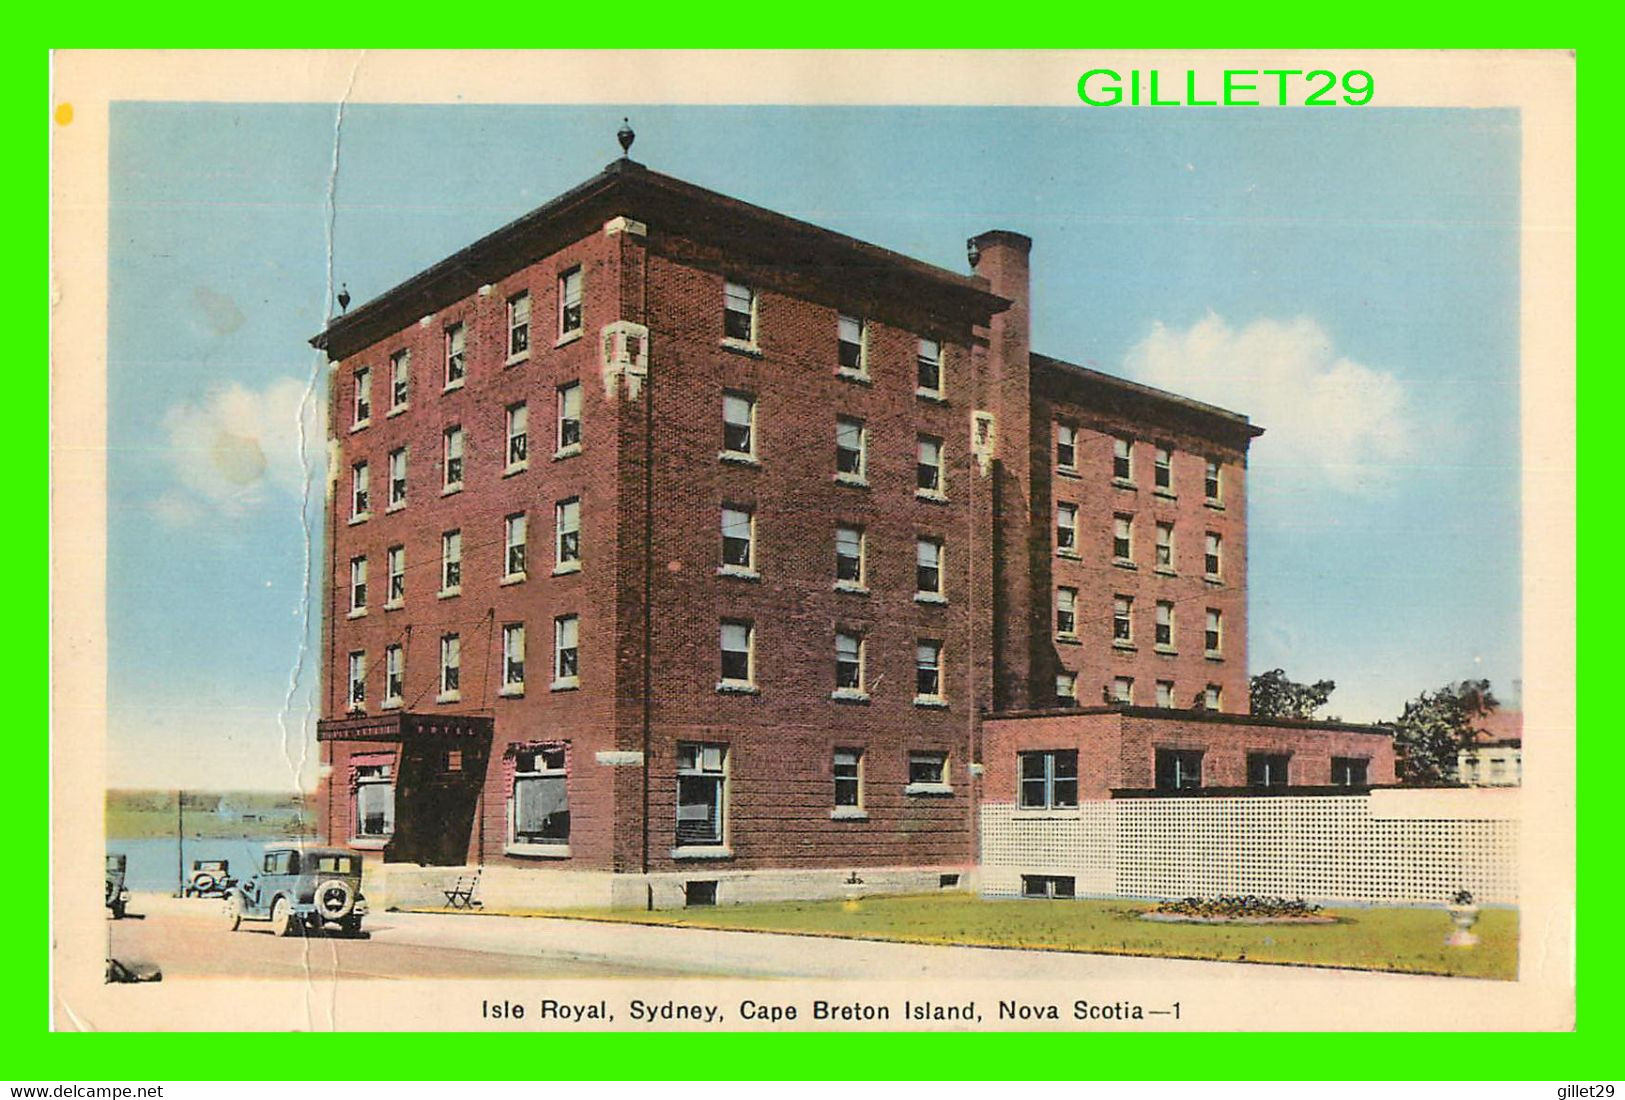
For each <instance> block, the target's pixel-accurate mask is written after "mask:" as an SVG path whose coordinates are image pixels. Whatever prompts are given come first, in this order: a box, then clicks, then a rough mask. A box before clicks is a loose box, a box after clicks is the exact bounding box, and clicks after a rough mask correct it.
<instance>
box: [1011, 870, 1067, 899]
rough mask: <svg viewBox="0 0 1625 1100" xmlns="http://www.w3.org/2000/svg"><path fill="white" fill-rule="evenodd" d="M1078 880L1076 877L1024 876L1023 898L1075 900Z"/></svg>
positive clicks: (1022, 880)
mask: <svg viewBox="0 0 1625 1100" xmlns="http://www.w3.org/2000/svg"><path fill="white" fill-rule="evenodd" d="M1077 887H1078V880H1077V877H1076V876H1074V875H1022V876H1021V896H1022V897H1024V898H1062V899H1065V898H1075V897H1077V896H1078V890H1077Z"/></svg>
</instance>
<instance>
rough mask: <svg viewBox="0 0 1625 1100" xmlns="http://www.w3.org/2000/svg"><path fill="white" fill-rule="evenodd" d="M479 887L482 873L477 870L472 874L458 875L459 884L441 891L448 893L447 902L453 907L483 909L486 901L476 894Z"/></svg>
mask: <svg viewBox="0 0 1625 1100" xmlns="http://www.w3.org/2000/svg"><path fill="white" fill-rule="evenodd" d="M479 888H480V873H479V872H478V871H475V872H474V873H473V874H472V875H458V876H457V884H456V885H455V886H453V887H452V888H451V889H449V890H443V891H441V892H442V893H443V894H445V895H446V904H447V905H449V906H451V907H452V908H453V909H483V908H484V907H485V903H484V902H482V901H480V900H479V899H478V898H476V897H475V896H474V891H476V890H478V889H479Z"/></svg>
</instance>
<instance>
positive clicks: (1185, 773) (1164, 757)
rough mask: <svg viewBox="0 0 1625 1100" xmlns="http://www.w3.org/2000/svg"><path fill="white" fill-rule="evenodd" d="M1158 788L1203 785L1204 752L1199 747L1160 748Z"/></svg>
mask: <svg viewBox="0 0 1625 1100" xmlns="http://www.w3.org/2000/svg"><path fill="white" fill-rule="evenodd" d="M1156 768H1157V778H1156V783H1157V790H1159V791H1178V790H1184V789H1185V788H1188V787H1200V786H1201V785H1202V753H1201V751H1200V750H1197V749H1158V750H1157V756H1156Z"/></svg>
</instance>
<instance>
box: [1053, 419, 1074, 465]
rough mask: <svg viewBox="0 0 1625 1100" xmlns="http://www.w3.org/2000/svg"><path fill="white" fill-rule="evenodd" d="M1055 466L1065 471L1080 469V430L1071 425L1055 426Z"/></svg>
mask: <svg viewBox="0 0 1625 1100" xmlns="http://www.w3.org/2000/svg"><path fill="white" fill-rule="evenodd" d="M1055 465H1057V466H1059V467H1060V468H1061V469H1063V470H1076V469H1077V468H1078V429H1076V428H1074V427H1073V426H1072V425H1070V424H1057V425H1055Z"/></svg>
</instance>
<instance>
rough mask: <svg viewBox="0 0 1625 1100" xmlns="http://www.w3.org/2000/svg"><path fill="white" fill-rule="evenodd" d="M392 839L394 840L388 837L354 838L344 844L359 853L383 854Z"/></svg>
mask: <svg viewBox="0 0 1625 1100" xmlns="http://www.w3.org/2000/svg"><path fill="white" fill-rule="evenodd" d="M391 839H393V838H392V837H387V836H353V837H351V838H350V839H349V840H346V841H345V842H344V843H345V844H346V845H347V846H348V847H351V848H354V849H356V850H357V851H362V852H381V851H383V850H384V846H385V845H387V844H388V843H389V842H390V840H391Z"/></svg>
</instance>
